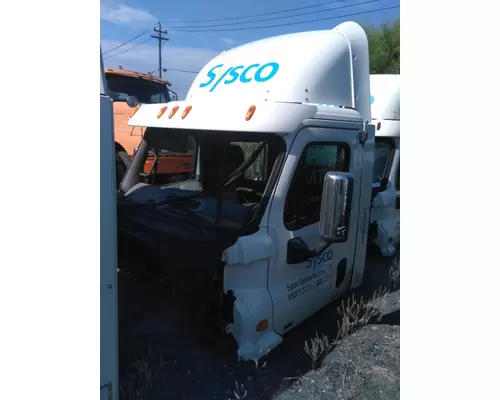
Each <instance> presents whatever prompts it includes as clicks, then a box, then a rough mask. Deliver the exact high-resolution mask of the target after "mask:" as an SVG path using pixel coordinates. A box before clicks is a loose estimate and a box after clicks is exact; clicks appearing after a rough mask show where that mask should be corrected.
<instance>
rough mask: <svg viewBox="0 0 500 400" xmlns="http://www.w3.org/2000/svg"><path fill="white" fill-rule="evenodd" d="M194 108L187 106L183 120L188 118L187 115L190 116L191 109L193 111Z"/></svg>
mask: <svg viewBox="0 0 500 400" xmlns="http://www.w3.org/2000/svg"><path fill="white" fill-rule="evenodd" d="M192 108H193V106H187V107H186V108H185V109H184V111H183V113H182V119H184V118H186V117H187V115H188V114H189V112H190V111H191V109H192Z"/></svg>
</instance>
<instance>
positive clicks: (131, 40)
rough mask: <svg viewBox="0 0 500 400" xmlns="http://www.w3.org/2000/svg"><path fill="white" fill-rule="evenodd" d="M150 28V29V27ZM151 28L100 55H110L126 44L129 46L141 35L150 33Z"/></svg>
mask: <svg viewBox="0 0 500 400" xmlns="http://www.w3.org/2000/svg"><path fill="white" fill-rule="evenodd" d="M151 28H152V27H151ZM151 28H149V29H148V30H147V31H144V32H141V33H139V34H138V35H137V36H134V37H133V38H132V39H130V40H127V41H126V42H124V43H122V44H120V45H118V46H116V47H113V48H112V49H111V50H106V51H105V52H104V53H102V55H106V54H108V53H111V52H112V51H115V50H116V49H119V48H120V47H123V46H125V45H126V44H129V43H130V42H133V41H134V40H135V39H138V38H140V37H141V36H142V35H145V34H146V33H148V32H149V31H151Z"/></svg>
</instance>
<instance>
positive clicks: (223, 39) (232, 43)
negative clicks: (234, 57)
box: [219, 37, 236, 46]
mask: <svg viewBox="0 0 500 400" xmlns="http://www.w3.org/2000/svg"><path fill="white" fill-rule="evenodd" d="M219 40H220V41H221V43H224V44H227V45H229V46H234V45H235V44H236V40H233V39H230V38H227V37H223V38H220V39H219Z"/></svg>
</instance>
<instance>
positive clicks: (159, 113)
mask: <svg viewBox="0 0 500 400" xmlns="http://www.w3.org/2000/svg"><path fill="white" fill-rule="evenodd" d="M167 108H168V107H167V106H165V107H162V108H160V111H159V112H158V115H157V116H156V118H158V119H160V118H161V116H162V115H163V114H165V111H167Z"/></svg>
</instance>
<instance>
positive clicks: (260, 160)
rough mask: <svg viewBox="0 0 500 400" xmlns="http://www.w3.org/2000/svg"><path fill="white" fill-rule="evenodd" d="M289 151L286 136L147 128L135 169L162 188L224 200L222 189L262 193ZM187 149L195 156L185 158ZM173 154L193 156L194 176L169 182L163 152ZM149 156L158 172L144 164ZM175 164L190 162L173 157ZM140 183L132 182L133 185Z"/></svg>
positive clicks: (143, 178)
mask: <svg viewBox="0 0 500 400" xmlns="http://www.w3.org/2000/svg"><path fill="white" fill-rule="evenodd" d="M190 133H192V134H190ZM160 149H161V150H160ZM284 149H285V143H284V141H283V138H281V137H280V136H277V135H272V134H255V133H242V132H238V133H229V132H211V131H190V132H186V131H181V130H174V129H161V128H147V130H146V132H145V133H144V139H143V141H142V142H141V145H140V146H139V149H138V151H137V153H136V157H135V158H134V161H133V169H134V170H137V172H139V173H142V175H141V176H142V180H141V181H142V182H143V183H147V184H149V185H154V186H157V187H165V186H168V187H177V188H181V189H186V190H195V191H202V192H203V193H204V195H208V196H220V194H221V190H222V191H223V192H224V193H233V194H234V193H235V192H236V191H237V189H238V188H239V189H240V192H241V191H242V190H243V191H245V190H246V191H247V192H248V193H250V192H252V193H258V194H260V195H262V194H263V193H264V191H265V189H266V186H267V184H268V181H269V178H270V176H271V171H272V169H273V167H274V166H275V164H276V160H277V159H278V155H279V154H281V153H282V152H284ZM188 151H189V152H190V154H186V153H187V152H188ZM171 152H177V153H184V154H186V156H189V157H190V160H189V161H190V164H191V168H192V173H191V174H190V175H189V176H186V177H183V179H181V180H179V181H177V182H175V183H172V181H171V180H169V178H168V174H165V176H162V175H163V174H162V173H161V168H160V167H159V165H160V162H161V161H162V154H169V153H171ZM155 154H156V155H155ZM148 156H149V160H152V159H155V158H156V159H157V167H156V168H155V167H154V166H151V165H150V164H148V165H145V164H147V163H148V162H149V161H148V159H147V158H146V157H148ZM141 158H142V159H141ZM172 162H186V160H179V161H176V160H175V159H172ZM145 167H147V168H145ZM141 171H142V172H141ZM165 172H168V171H165ZM144 174H147V176H144ZM134 176H137V175H134ZM137 183H139V182H138V181H134V182H131V186H130V187H132V186H133V185H135V184H137ZM242 188H243V189H242ZM127 190H128V189H127ZM240 194H241V193H240ZM230 197H231V196H230Z"/></svg>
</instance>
